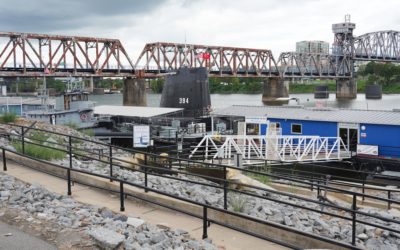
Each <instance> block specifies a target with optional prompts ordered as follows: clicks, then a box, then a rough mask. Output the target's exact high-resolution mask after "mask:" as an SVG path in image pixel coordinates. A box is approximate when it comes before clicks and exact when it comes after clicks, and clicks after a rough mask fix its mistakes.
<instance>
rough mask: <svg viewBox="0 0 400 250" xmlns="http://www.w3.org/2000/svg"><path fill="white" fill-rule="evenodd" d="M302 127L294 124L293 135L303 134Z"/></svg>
mask: <svg viewBox="0 0 400 250" xmlns="http://www.w3.org/2000/svg"><path fill="white" fill-rule="evenodd" d="M301 133H302V126H301V124H296V123H292V134H301Z"/></svg>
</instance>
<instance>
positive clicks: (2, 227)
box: [0, 221, 57, 250]
mask: <svg viewBox="0 0 400 250" xmlns="http://www.w3.org/2000/svg"><path fill="white" fill-rule="evenodd" d="M13 249H18V250H32V249H40V250H55V249H57V248H56V247H54V246H52V245H50V244H48V243H47V242H45V241H43V240H41V239H39V238H36V237H33V236H31V235H29V234H27V233H24V232H22V231H20V230H19V229H18V228H16V227H14V226H12V225H8V224H6V223H3V222H1V221H0V250H13Z"/></svg>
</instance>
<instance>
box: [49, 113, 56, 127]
mask: <svg viewBox="0 0 400 250" xmlns="http://www.w3.org/2000/svg"><path fill="white" fill-rule="evenodd" d="M50 124H51V125H56V115H54V114H52V115H50Z"/></svg>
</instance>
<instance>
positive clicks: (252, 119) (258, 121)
mask: <svg viewBox="0 0 400 250" xmlns="http://www.w3.org/2000/svg"><path fill="white" fill-rule="evenodd" d="M246 123H255V124H264V123H267V117H266V116H259V117H246Z"/></svg>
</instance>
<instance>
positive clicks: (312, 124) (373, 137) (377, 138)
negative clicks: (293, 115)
mask: <svg viewBox="0 0 400 250" xmlns="http://www.w3.org/2000/svg"><path fill="white" fill-rule="evenodd" d="M269 121H270V122H279V123H280V125H281V128H282V135H299V134H292V133H291V124H292V123H296V124H302V134H301V135H318V136H322V137H337V136H339V135H338V123H336V122H322V121H305V120H291V119H275V118H270V119H269ZM362 126H365V130H360V131H359V133H360V142H359V143H360V144H366V145H378V147H379V156H383V157H391V158H400V124H399V126H394V125H378V124H360V128H361V127H362ZM266 129H267V125H265V124H262V125H261V134H262V135H265V134H266Z"/></svg>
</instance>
